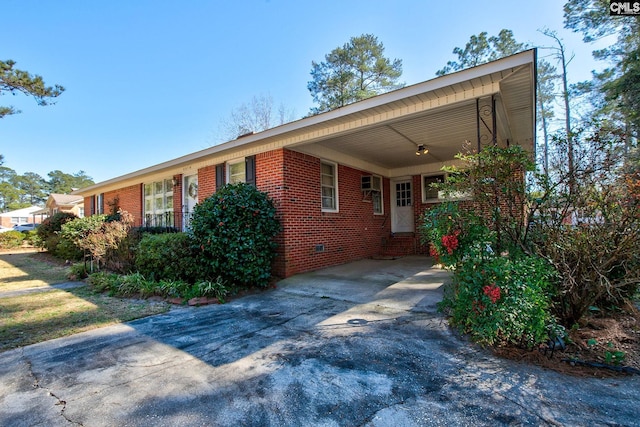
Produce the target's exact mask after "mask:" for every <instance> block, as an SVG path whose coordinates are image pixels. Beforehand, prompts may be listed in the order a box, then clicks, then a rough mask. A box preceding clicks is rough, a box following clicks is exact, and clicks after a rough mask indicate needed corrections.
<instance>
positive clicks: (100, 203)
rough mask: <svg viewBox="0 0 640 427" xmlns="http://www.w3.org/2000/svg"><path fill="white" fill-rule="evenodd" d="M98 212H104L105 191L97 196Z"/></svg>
mask: <svg viewBox="0 0 640 427" xmlns="http://www.w3.org/2000/svg"><path fill="white" fill-rule="evenodd" d="M96 213H97V214H103V213H104V193H100V194H98V195H97V196H96Z"/></svg>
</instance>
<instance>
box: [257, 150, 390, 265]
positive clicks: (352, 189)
mask: <svg viewBox="0 0 640 427" xmlns="http://www.w3.org/2000/svg"><path fill="white" fill-rule="evenodd" d="M279 151H281V152H282V153H281V154H280V153H279ZM279 151H278V152H275V153H278V154H273V155H270V156H266V155H265V156H260V157H258V158H257V159H256V163H257V179H258V188H259V189H261V190H269V192H270V194H271V196H272V198H274V200H275V201H276V205H277V206H278V209H279V213H280V220H281V223H282V226H283V231H282V236H281V239H282V241H283V242H284V247H283V248H282V249H281V250H280V253H279V256H280V259H279V260H278V261H277V263H276V266H275V267H274V273H275V274H278V275H281V276H290V275H292V274H296V273H300V272H304V271H310V270H315V269H318V268H322V267H327V266H330V265H336V264H343V263H345V262H348V261H352V260H356V259H361V258H366V257H370V256H374V255H378V254H380V252H381V250H382V241H383V238H385V237H387V236H388V235H389V233H390V221H388V220H387V219H386V216H387V215H389V182H388V180H387V179H385V180H384V188H385V190H384V191H385V193H384V205H385V207H384V211H385V215H374V214H373V204H372V203H371V201H370V200H368V201H363V193H362V191H361V190H360V177H361V176H362V175H366V174H368V173H367V172H364V171H359V170H356V169H353V168H350V167H347V166H343V165H338V168H337V169H338V207H339V212H322V209H321V200H320V159H318V158H316V157H313V156H309V155H305V154H301V153H297V152H294V151H289V150H279ZM266 154H271V153H266ZM280 158H281V160H280ZM279 162H281V163H282V165H283V166H282V171H281V172H280V171H277V167H278V164H279ZM267 165H269V166H267ZM265 171H266V176H267V177H266V178H265ZM269 171H271V172H269ZM279 173H282V181H281V182H282V184H280V185H278V183H277V182H278V180H279V179H280V178H279V177H278V174H279ZM317 245H324V250H323V251H317V250H316V246H317Z"/></svg>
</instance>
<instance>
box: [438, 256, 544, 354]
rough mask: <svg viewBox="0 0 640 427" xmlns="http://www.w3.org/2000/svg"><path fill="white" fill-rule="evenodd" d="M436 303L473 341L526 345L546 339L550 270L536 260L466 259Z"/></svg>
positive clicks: (529, 345) (536, 258)
mask: <svg viewBox="0 0 640 427" xmlns="http://www.w3.org/2000/svg"><path fill="white" fill-rule="evenodd" d="M453 280H454V281H453V286H452V287H451V288H450V289H449V290H448V291H447V293H446V294H445V299H444V300H443V302H442V303H441V305H440V307H441V308H443V309H445V310H446V311H447V312H448V313H449V314H450V315H451V319H450V321H451V323H452V324H453V325H455V326H457V327H458V328H459V329H460V330H461V331H462V332H465V333H468V334H469V335H470V336H471V337H472V338H473V339H474V340H475V341H478V342H480V343H483V344H489V345H494V344H497V345H500V344H505V343H511V344H516V345H522V346H526V347H533V346H534V345H536V344H539V343H541V342H544V341H546V340H547V339H548V328H549V326H550V325H553V324H554V319H553V317H552V316H551V314H550V307H551V295H552V293H551V289H553V285H554V283H555V280H556V276H555V273H554V270H553V269H552V268H550V266H549V264H548V263H547V262H546V261H544V260H543V259H542V258H538V257H522V258H517V259H509V258H506V257H499V256H497V257H491V258H487V259H485V260H477V259H472V258H468V259H466V260H465V261H463V262H462V263H461V264H460V265H459V266H458V267H457V268H456V270H455V273H454V277H453Z"/></svg>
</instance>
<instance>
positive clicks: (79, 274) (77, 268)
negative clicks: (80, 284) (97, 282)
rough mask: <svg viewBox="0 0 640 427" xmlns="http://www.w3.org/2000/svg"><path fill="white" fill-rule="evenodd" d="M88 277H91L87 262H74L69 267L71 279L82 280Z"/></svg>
mask: <svg viewBox="0 0 640 427" xmlns="http://www.w3.org/2000/svg"><path fill="white" fill-rule="evenodd" d="M87 277H89V270H88V268H87V265H86V264H85V263H82V262H81V263H77V264H73V265H72V266H71V268H70V269H69V279H71V280H82V279H86V278H87Z"/></svg>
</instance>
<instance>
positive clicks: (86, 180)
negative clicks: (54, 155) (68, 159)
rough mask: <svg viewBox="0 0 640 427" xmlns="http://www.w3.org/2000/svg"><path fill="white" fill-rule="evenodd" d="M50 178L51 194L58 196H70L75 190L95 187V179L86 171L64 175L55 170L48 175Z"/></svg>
mask: <svg viewBox="0 0 640 427" xmlns="http://www.w3.org/2000/svg"><path fill="white" fill-rule="evenodd" d="M47 175H48V176H49V182H48V187H49V192H50V193H56V194H68V193H70V192H71V191H73V189H77V188H83V187H88V186H89V185H93V184H94V182H93V179H92V178H91V177H90V176H87V174H86V173H85V172H84V171H79V172H77V173H75V174H68V173H64V172H62V171H60V170H54V171H51V172H49V173H48V174H47Z"/></svg>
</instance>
